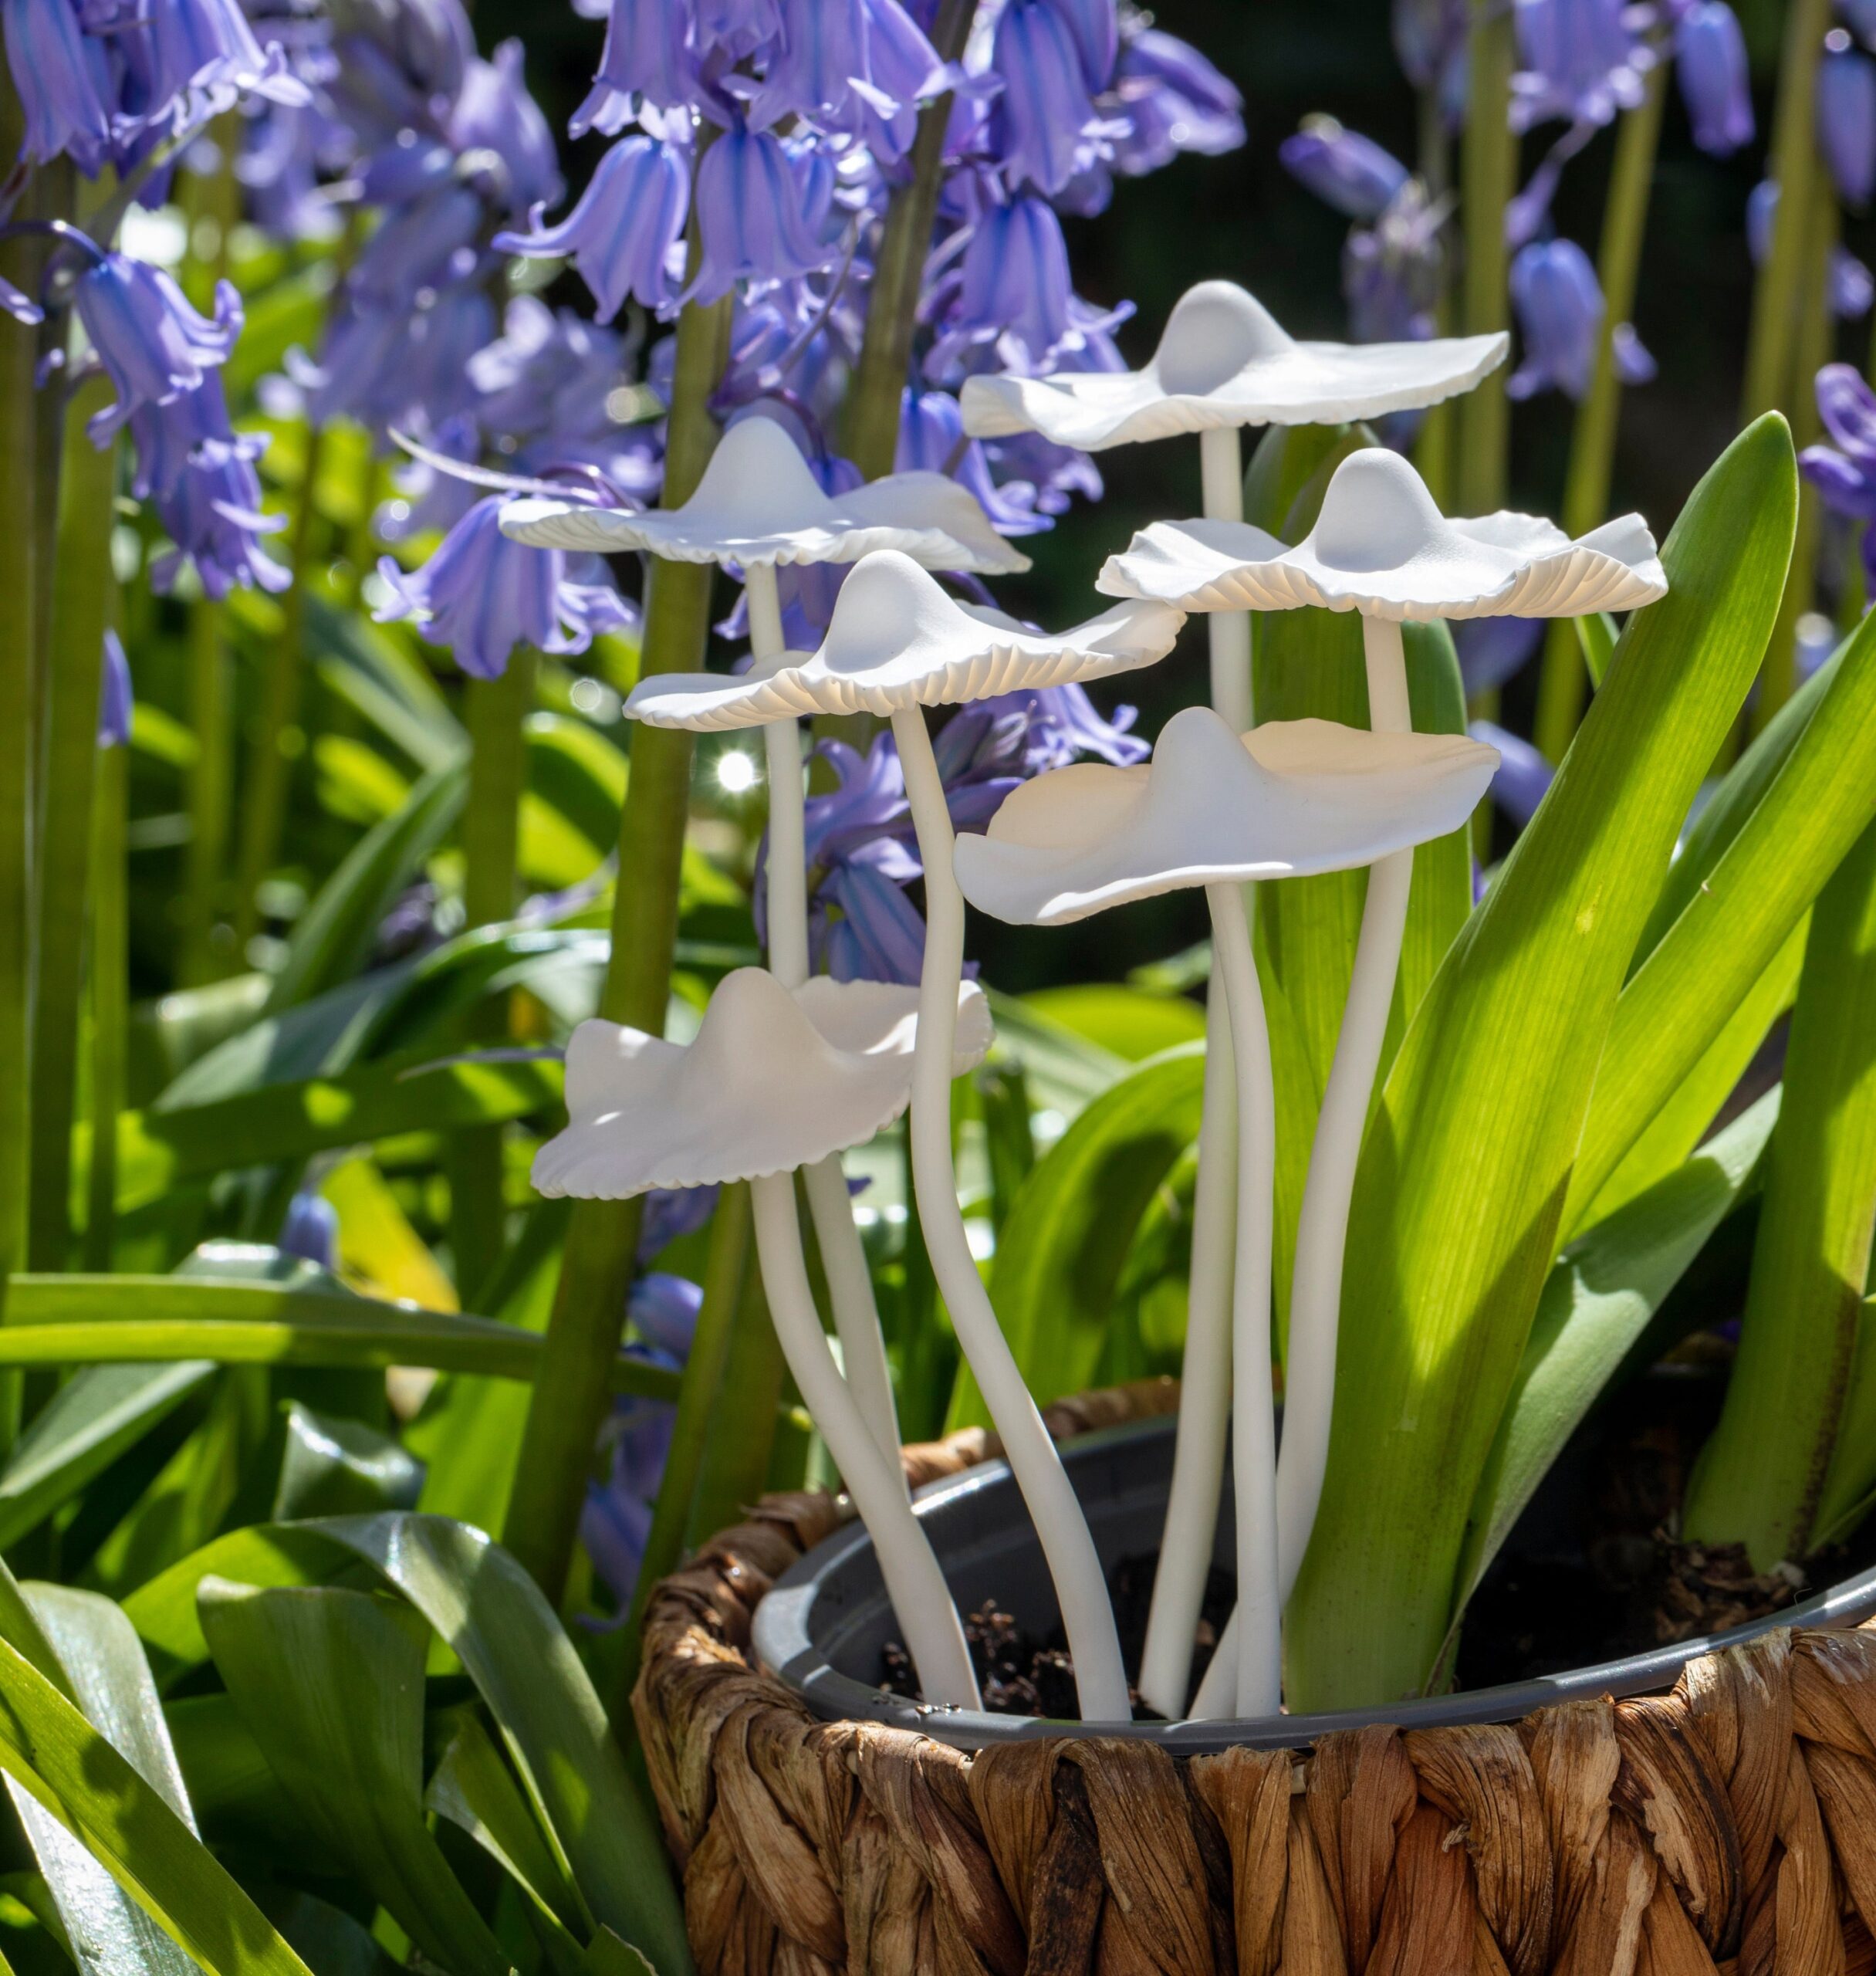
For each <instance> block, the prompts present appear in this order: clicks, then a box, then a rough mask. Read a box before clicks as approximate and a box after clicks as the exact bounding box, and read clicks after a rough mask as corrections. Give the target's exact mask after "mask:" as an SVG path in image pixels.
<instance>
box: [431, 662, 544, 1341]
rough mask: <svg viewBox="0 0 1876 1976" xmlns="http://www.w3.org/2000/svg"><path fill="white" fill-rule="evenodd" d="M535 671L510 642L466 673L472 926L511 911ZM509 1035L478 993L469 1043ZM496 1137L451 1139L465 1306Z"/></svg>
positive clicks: (466, 832) (486, 1272)
mask: <svg viewBox="0 0 1876 1976" xmlns="http://www.w3.org/2000/svg"><path fill="white" fill-rule="evenodd" d="M534 675H535V655H534V654H533V652H532V651H530V650H529V649H528V648H526V647H525V646H522V647H519V648H516V650H515V651H514V652H513V653H512V655H511V656H510V658H509V662H508V669H507V671H506V672H504V673H503V674H502V676H501V678H499V679H472V680H471V681H470V682H469V684H468V691H467V692H466V693H465V695H464V698H465V702H466V706H465V712H466V714H467V717H468V730H469V747H470V754H469V800H468V803H467V804H465V807H464V809H463V813H462V850H463V858H464V864H465V870H464V876H463V908H464V911H465V915H466V916H467V918H468V923H469V925H471V926H493V925H500V924H501V923H502V922H503V921H504V920H508V919H512V918H513V917H514V915H515V876H516V871H517V857H518V853H519V848H520V843H521V799H522V791H523V790H524V789H525V788H526V784H527V776H528V738H527V728H526V722H527V718H528V709H529V707H530V706H532V704H533V700H534ZM468 1040H469V1042H470V1043H471V1044H472V1045H473V1044H500V1043H503V1042H505V1041H507V1040H509V1004H508V998H507V997H506V996H503V997H502V998H501V999H499V1000H485V1001H484V1002H482V1003H481V1004H480V1005H479V1006H478V1007H477V1009H476V1010H475V1012H474V1014H473V1016H472V1019H471V1024H470V1035H469V1037H468ZM504 1136H505V1135H504V1132H503V1130H502V1127H501V1126H500V1125H485V1126H480V1127H478V1128H475V1130H473V1131H471V1132H460V1133H458V1135H456V1137H455V1139H453V1140H451V1142H450V1156H449V1186H450V1212H449V1232H450V1247H451V1254H452V1256H453V1257H454V1260H455V1270H456V1292H457V1294H458V1297H459V1298H461V1302H462V1308H464V1309H465V1311H472V1310H476V1309H478V1308H481V1306H480V1305H479V1304H478V1302H477V1301H476V1300H477V1299H478V1297H479V1296H480V1295H481V1294H482V1289H483V1287H484V1286H485V1284H487V1283H488V1281H489V1279H490V1277H492V1276H493V1275H494V1274H495V1270H496V1267H498V1265H499V1264H500V1262H501V1260H502V1250H503V1249H504V1248H505V1247H506V1242H505V1233H506V1228H507V1223H508V1203H507V1200H506V1199H505V1193H504V1179H503V1169H502V1141H503V1138H504Z"/></svg>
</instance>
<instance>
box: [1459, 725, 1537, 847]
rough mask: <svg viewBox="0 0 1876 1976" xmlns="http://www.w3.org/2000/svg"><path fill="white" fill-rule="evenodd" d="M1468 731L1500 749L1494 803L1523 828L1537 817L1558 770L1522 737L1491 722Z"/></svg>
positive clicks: (1493, 785) (1495, 778)
mask: <svg viewBox="0 0 1876 1976" xmlns="http://www.w3.org/2000/svg"><path fill="white" fill-rule="evenodd" d="M1466 732H1467V733H1469V734H1470V735H1471V736H1472V739H1474V740H1475V741H1482V742H1484V743H1485V744H1486V746H1487V747H1489V748H1496V749H1497V750H1498V753H1499V766H1498V773H1496V775H1494V776H1493V777H1492V800H1493V801H1494V802H1495V803H1496V804H1497V805H1498V807H1499V808H1500V809H1501V810H1503V811H1504V813H1505V814H1506V816H1508V817H1509V818H1510V819H1511V821H1513V823H1514V824H1517V825H1518V826H1519V827H1520V828H1522V827H1523V826H1524V825H1525V824H1528V823H1529V822H1530V821H1531V819H1532V817H1534V816H1536V814H1537V806H1538V804H1540V803H1541V802H1543V800H1544V797H1545V795H1546V793H1547V792H1548V791H1549V789H1550V784H1551V783H1552V782H1553V781H1554V780H1556V777H1557V770H1555V769H1553V767H1552V766H1550V763H1549V762H1548V761H1547V760H1545V758H1544V757H1543V756H1542V755H1540V753H1538V752H1537V750H1536V749H1535V748H1533V746H1531V744H1530V742H1528V741H1526V740H1525V739H1523V736H1520V735H1516V734H1513V733H1508V732H1507V731H1506V729H1504V728H1502V727H1499V726H1494V724H1493V723H1492V722H1490V721H1489V720H1475V721H1473V722H1472V723H1471V724H1470V725H1469V727H1468V728H1467V729H1466Z"/></svg>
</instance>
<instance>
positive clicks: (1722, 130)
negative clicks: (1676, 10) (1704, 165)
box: [1674, 0, 1753, 157]
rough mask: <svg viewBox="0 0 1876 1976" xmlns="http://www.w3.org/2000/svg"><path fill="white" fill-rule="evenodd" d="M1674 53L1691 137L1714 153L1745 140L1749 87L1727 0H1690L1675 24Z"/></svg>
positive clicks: (1749, 125) (1749, 136)
mask: <svg viewBox="0 0 1876 1976" xmlns="http://www.w3.org/2000/svg"><path fill="white" fill-rule="evenodd" d="M1674 53H1675V72H1676V73H1677V74H1678V76H1679V77H1680V79H1681V96H1682V100H1683V101H1684V102H1685V103H1686V105H1687V114H1688V120H1690V121H1691V122H1692V124H1693V127H1694V142H1695V144H1698V145H1699V147H1700V148H1701V149H1702V151H1709V152H1711V153H1712V155H1713V156H1714V157H1727V156H1729V155H1730V154H1732V152H1734V151H1738V150H1739V148H1740V147H1741V146H1742V145H1744V144H1750V143H1751V142H1752V140H1753V92H1752V77H1751V74H1750V72H1749V68H1748V65H1747V62H1746V37H1745V36H1744V35H1743V34H1742V33H1741V32H1740V31H1739V16H1738V15H1736V14H1735V13H1734V12H1733V11H1732V8H1730V7H1729V6H1728V5H1726V0H1693V5H1692V6H1690V7H1689V8H1688V9H1687V11H1686V12H1685V13H1684V14H1683V15H1682V16H1681V18H1680V20H1679V22H1678V23H1677V24H1676V25H1675V31H1674Z"/></svg>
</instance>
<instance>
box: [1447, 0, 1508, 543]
mask: <svg viewBox="0 0 1876 1976" xmlns="http://www.w3.org/2000/svg"><path fill="white" fill-rule="evenodd" d="M1514 52H1515V51H1514V46H1513V21H1512V9H1511V8H1509V6H1506V5H1504V4H1503V0H1472V15H1471V26H1470V29H1469V35H1468V56H1467V63H1468V67H1467V85H1466V90H1467V93H1466V109H1465V140H1464V142H1463V144H1462V146H1461V148H1460V159H1459V174H1460V192H1461V196H1462V204H1463V211H1464V219H1465V282H1464V285H1463V289H1462V295H1461V308H1460V314H1461V317H1462V328H1463V330H1465V333H1466V334H1467V335H1468V336H1483V335H1486V334H1487V333H1489V332H1491V331H1492V330H1502V329H1504V328H1505V327H1506V326H1507V325H1508V323H1509V320H1510V297H1509V279H1510V258H1509V255H1508V254H1507V252H1506V244H1505V209H1506V207H1507V206H1509V205H1510V203H1511V198H1512V195H1513V192H1514V191H1516V186H1517V174H1518V140H1517V139H1516V137H1514V136H1513V134H1512V131H1511V123H1510V108H1511V72H1512V68H1513V56H1514ZM1505 383H1506V380H1505V374H1504V372H1503V370H1502V369H1501V370H1496V371H1494V372H1493V373H1492V374H1491V375H1490V376H1489V377H1486V379H1485V380H1484V381H1482V383H1481V384H1479V387H1478V388H1477V389H1476V390H1475V391H1473V392H1472V394H1471V395H1470V396H1469V398H1466V399H1465V400H1464V401H1463V403H1462V407H1461V410H1460V413H1459V458H1458V461H1457V462H1456V469H1455V473H1454V475H1453V480H1454V486H1455V496H1456V499H1457V501H1458V505H1459V509H1460V512H1461V513H1464V514H1468V515H1484V514H1489V513H1492V510H1493V509H1497V508H1502V506H1504V505H1505V482H1506V463H1507V457H1508V452H1509V443H1510V433H1511V408H1510V404H1509V400H1508V399H1507V398H1506V395H1505Z"/></svg>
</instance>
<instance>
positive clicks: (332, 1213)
mask: <svg viewBox="0 0 1876 1976" xmlns="http://www.w3.org/2000/svg"><path fill="white" fill-rule="evenodd" d="M274 1246H275V1247H276V1248H277V1249H279V1251H280V1253H281V1254H282V1255H283V1256H297V1257H299V1260H301V1261H302V1262H308V1263H312V1264H315V1265H316V1267H319V1268H320V1269H323V1270H336V1268H337V1267H339V1210H337V1209H336V1207H334V1206H333V1204H332V1203H331V1202H330V1201H329V1200H328V1199H326V1196H324V1195H323V1194H317V1193H312V1192H311V1191H310V1190H309V1189H306V1188H302V1189H300V1190H299V1193H296V1194H295V1195H294V1196H293V1198H292V1199H291V1200H290V1201H289V1202H288V1203H287V1204H286V1219H285V1220H282V1223H280V1233H279V1239H278V1240H277V1241H276V1242H275V1244H274Z"/></svg>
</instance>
